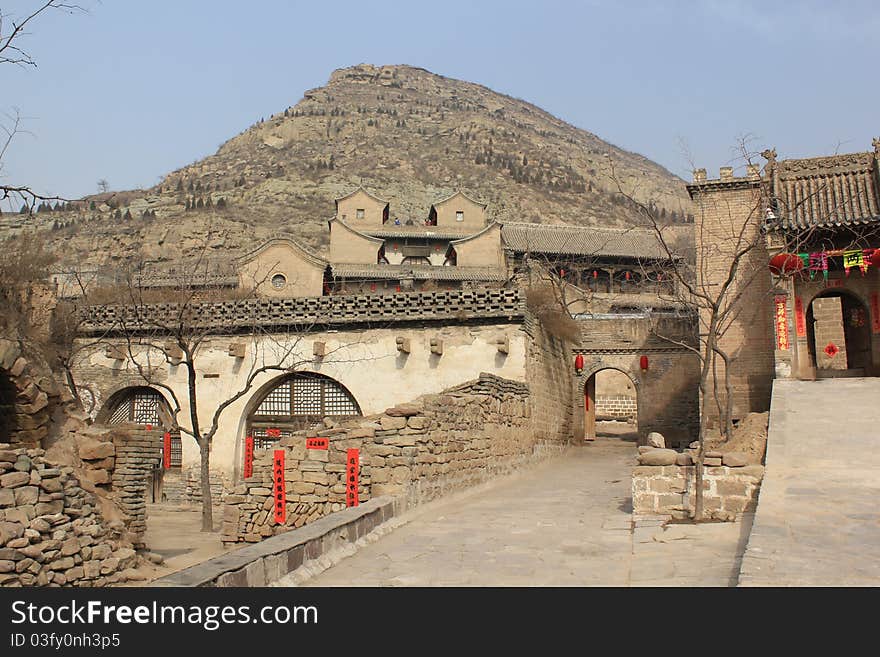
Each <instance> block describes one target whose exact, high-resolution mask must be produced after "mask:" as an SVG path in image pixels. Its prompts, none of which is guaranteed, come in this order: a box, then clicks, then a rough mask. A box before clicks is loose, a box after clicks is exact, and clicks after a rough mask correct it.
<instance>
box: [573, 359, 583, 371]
mask: <svg viewBox="0 0 880 657" xmlns="http://www.w3.org/2000/svg"><path fill="white" fill-rule="evenodd" d="M574 371H575V372H577V373H578V374H580V373H581V372H583V371H584V355H583V354H578V355H577V356H575V357H574Z"/></svg>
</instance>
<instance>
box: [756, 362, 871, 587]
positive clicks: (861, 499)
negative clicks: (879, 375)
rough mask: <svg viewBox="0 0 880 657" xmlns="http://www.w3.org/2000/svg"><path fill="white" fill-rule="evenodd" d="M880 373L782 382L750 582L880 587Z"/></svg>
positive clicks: (775, 395) (777, 387)
mask: <svg viewBox="0 0 880 657" xmlns="http://www.w3.org/2000/svg"><path fill="white" fill-rule="evenodd" d="M878 427H880V379H826V380H822V381H776V382H775V383H774V389H773V405H772V408H771V410H770V434H769V439H768V443H767V458H766V464H767V469H766V473H765V475H764V482H763V484H762V487H761V493H760V497H759V498H758V510H757V512H756V514H755V521H754V527H753V530H752V535H751V537H750V539H749V543H748V548H747V550H746V554H745V556H744V557H743V564H742V572H741V574H740V585H743V586H862V585H863V586H878V585H880V502H878V500H880V429H878Z"/></svg>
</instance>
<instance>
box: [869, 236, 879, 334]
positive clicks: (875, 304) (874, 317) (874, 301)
mask: <svg viewBox="0 0 880 657" xmlns="http://www.w3.org/2000/svg"><path fill="white" fill-rule="evenodd" d="M878 251H880V249H878ZM875 253H876V251H875ZM871 333H880V293H877V292H871Z"/></svg>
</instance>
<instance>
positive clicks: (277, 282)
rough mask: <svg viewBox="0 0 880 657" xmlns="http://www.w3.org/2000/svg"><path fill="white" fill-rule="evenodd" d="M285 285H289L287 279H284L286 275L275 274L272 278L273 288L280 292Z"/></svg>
mask: <svg viewBox="0 0 880 657" xmlns="http://www.w3.org/2000/svg"><path fill="white" fill-rule="evenodd" d="M285 285H287V279H286V278H284V274H275V275H274V276H273V277H272V287H274V288H275V289H276V290H280V289H281V288H282V287H284V286H285Z"/></svg>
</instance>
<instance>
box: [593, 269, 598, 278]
mask: <svg viewBox="0 0 880 657" xmlns="http://www.w3.org/2000/svg"><path fill="white" fill-rule="evenodd" d="M593 278H599V272H597V271H596V270H595V269H594V270H593Z"/></svg>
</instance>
